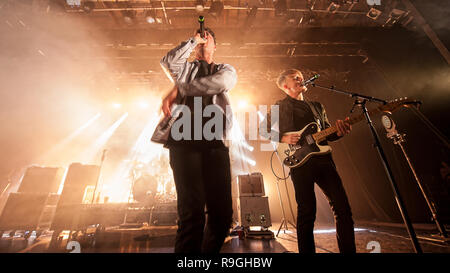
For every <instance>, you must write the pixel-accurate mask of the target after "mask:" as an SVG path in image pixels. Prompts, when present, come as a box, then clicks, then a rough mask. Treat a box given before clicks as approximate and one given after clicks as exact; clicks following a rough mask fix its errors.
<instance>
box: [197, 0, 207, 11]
mask: <svg viewBox="0 0 450 273" xmlns="http://www.w3.org/2000/svg"><path fill="white" fill-rule="evenodd" d="M195 9H196V10H197V11H198V12H203V10H204V9H205V4H204V1H203V0H197V1H196V2H195Z"/></svg>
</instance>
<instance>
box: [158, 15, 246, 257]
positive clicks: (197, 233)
mask: <svg viewBox="0 0 450 273" xmlns="http://www.w3.org/2000/svg"><path fill="white" fill-rule="evenodd" d="M203 29H204V32H203V33H202V31H203ZM194 35H195V36H194V37H192V38H190V39H188V40H187V41H184V42H182V43H181V44H180V45H179V46H177V47H176V48H174V49H172V50H170V51H169V52H168V53H167V55H166V56H164V57H163V58H162V60H161V66H162V67H163V69H164V70H165V71H166V72H167V73H168V75H169V77H170V78H171V79H173V81H174V82H175V86H174V88H173V89H172V91H170V93H169V94H168V95H167V96H166V97H165V98H164V99H163V101H162V110H163V112H164V114H165V116H166V117H167V116H170V115H171V114H172V113H171V107H172V105H173V104H174V103H176V104H178V105H184V106H186V107H188V108H189V110H190V111H189V113H190V116H188V117H187V118H189V120H190V122H191V124H190V125H191V126H183V130H188V128H189V127H190V132H188V134H187V135H188V137H183V138H181V139H180V138H179V137H174V136H175V134H177V133H179V132H178V131H176V130H172V129H173V128H171V133H170V134H168V136H167V139H166V140H165V141H164V142H163V143H165V147H168V148H169V154H170V166H171V167H172V170H173V175H174V180H175V186H176V191H177V206H178V219H179V220H178V230H177V236H176V239H175V252H176V253H219V251H220V249H221V247H222V245H223V243H224V240H225V238H226V236H227V235H228V232H229V229H230V227H231V222H232V201H231V170H230V159H229V150H228V147H227V146H226V145H225V139H226V138H225V136H226V134H227V128H229V127H228V126H227V124H231V120H232V117H231V113H232V112H231V111H226V110H227V107H229V99H228V95H227V92H228V91H229V90H231V89H232V88H233V87H234V85H235V84H236V81H237V76H236V71H235V69H234V68H233V67H232V66H231V65H229V64H216V63H214V61H213V57H214V52H215V50H216V37H215V34H214V32H213V31H212V30H211V29H209V28H204V27H203V21H201V22H200V29H199V30H197V32H196V33H195V34H194ZM202 36H203V37H204V38H202ZM192 51H195V60H194V61H193V62H188V61H187V59H188V57H189V55H190V54H191V52H192ZM199 101H200V103H199ZM198 106H200V107H198ZM211 106H214V107H217V108H218V109H219V110H220V112H218V113H221V114H222V115H223V116H220V118H221V119H220V120H222V121H226V122H222V123H223V124H221V125H220V126H216V128H215V130H216V131H217V130H218V131H219V132H220V134H219V135H221V137H220V138H219V139H217V138H215V139H212V140H211V139H208V138H205V136H203V134H201V128H203V127H204V125H205V124H206V123H207V122H208V121H209V120H211V119H213V118H217V117H216V116H215V115H213V116H212V117H210V118H208V117H204V116H203V115H202V114H201V113H202V112H203V110H204V109H205V108H206V107H211ZM196 111H200V114H199V113H196ZM196 117H200V119H201V122H200V123H201V124H200V125H201V127H200V126H198V122H194V120H195V119H196ZM181 118H183V115H181V116H180V117H178V119H181ZM184 118H186V117H184ZM222 125H223V126H222ZM171 126H172V125H171ZM172 127H175V126H174V125H173V126H172ZM196 127H199V128H200V129H199V128H196ZM158 128H160V126H158V127H157V130H159V129H158ZM197 129H199V130H200V134H197V133H196V130H197ZM155 133H156V135H164V134H162V133H161V134H158V132H156V131H155ZM182 135H183V136H185V134H182ZM178 136H179V135H178ZM199 136H200V137H199ZM176 139H177V140H176ZM160 143H161V142H160Z"/></svg>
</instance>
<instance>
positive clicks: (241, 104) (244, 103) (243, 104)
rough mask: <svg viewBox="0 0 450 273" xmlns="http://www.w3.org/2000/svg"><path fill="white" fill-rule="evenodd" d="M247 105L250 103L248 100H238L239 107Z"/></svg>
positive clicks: (242, 107)
mask: <svg viewBox="0 0 450 273" xmlns="http://www.w3.org/2000/svg"><path fill="white" fill-rule="evenodd" d="M247 105H248V102H247V101H246V100H240V101H239V102H238V108H239V109H244V108H245V107H247Z"/></svg>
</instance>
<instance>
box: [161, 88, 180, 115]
mask: <svg viewBox="0 0 450 273" xmlns="http://www.w3.org/2000/svg"><path fill="white" fill-rule="evenodd" d="M177 95H178V87H177V86H176V85H175V86H174V87H173V88H172V90H170V92H169V94H167V95H166V96H165V97H164V99H163V101H162V106H161V109H162V111H163V113H164V115H165V116H166V117H167V116H170V115H171V114H172V113H171V111H170V108H171V107H172V104H173V102H174V101H175V99H176V97H177Z"/></svg>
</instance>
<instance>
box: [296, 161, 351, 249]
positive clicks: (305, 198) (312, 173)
mask: <svg viewBox="0 0 450 273" xmlns="http://www.w3.org/2000/svg"><path fill="white" fill-rule="evenodd" d="M291 176H292V181H293V182H294V188H295V198H296V200H297V205H298V208H297V213H298V216H297V241H298V250H299V252H300V253H314V252H315V249H316V248H315V244H314V234H313V230H314V221H315V220H316V196H315V193H314V182H316V183H317V185H318V186H319V187H320V188H321V189H322V191H323V193H324V194H325V196H326V197H327V199H328V202H329V203H330V206H331V209H332V210H333V213H334V218H335V221H336V237H337V241H338V246H339V251H340V252H341V253H354V252H356V247H355V234H354V229H353V219H352V213H351V209H350V205H349V203H348V199H347V195H346V193H345V190H344V187H343V186H342V181H341V178H340V177H339V174H338V173H337V171H336V166H335V165H334V162H333V160H332V158H331V155H322V156H316V157H312V158H310V159H309V160H308V162H306V163H305V165H303V166H300V167H298V168H294V169H292V170H291Z"/></svg>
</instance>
